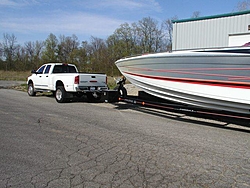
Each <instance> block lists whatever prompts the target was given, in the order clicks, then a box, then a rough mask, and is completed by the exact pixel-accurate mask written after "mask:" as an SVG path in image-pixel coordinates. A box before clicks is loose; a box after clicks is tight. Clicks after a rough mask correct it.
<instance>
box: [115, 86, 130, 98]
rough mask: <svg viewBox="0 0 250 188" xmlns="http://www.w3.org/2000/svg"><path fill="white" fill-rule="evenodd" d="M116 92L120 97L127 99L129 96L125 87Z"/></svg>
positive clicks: (118, 88)
mask: <svg viewBox="0 0 250 188" xmlns="http://www.w3.org/2000/svg"><path fill="white" fill-rule="evenodd" d="M115 90H117V91H118V94H119V96H120V97H126V96H127V95H128V93H127V90H126V88H125V87H117V88H115Z"/></svg>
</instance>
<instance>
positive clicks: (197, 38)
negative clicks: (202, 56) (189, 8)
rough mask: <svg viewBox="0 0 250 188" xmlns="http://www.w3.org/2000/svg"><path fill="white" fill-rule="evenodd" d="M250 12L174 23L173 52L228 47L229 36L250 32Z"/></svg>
mask: <svg viewBox="0 0 250 188" xmlns="http://www.w3.org/2000/svg"><path fill="white" fill-rule="evenodd" d="M249 25H250V12H247V13H246V12H244V14H233V15H232V16H229V15H223V16H222V17H220V16H219V15H218V16H214V17H212V16H211V17H206V18H205V17H204V18H198V19H189V20H177V21H173V46H172V49H173V50H183V49H195V48H214V47H226V46H228V43H229V35H232V34H237V33H246V32H250V31H249V30H248V29H249V28H248V26H249Z"/></svg>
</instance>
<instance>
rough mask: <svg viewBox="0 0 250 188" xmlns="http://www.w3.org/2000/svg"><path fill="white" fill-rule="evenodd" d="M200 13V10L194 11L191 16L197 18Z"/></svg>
mask: <svg viewBox="0 0 250 188" xmlns="http://www.w3.org/2000/svg"><path fill="white" fill-rule="evenodd" d="M200 14H201V13H200V11H194V12H193V15H192V18H199V17H200Z"/></svg>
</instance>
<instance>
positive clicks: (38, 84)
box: [33, 65, 46, 89]
mask: <svg viewBox="0 0 250 188" xmlns="http://www.w3.org/2000/svg"><path fill="white" fill-rule="evenodd" d="M45 67H46V65H43V66H42V67H40V68H39V69H38V70H37V71H36V76H34V78H33V83H34V84H35V88H36V89H44V86H43V71H44V69H45Z"/></svg>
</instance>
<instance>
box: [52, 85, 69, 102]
mask: <svg viewBox="0 0 250 188" xmlns="http://www.w3.org/2000/svg"><path fill="white" fill-rule="evenodd" d="M66 96H67V92H66V91H65V89H64V87H63V86H58V87H57V88H56V92H55V99H56V101H57V102H58V103H64V102H67V98H66Z"/></svg>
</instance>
